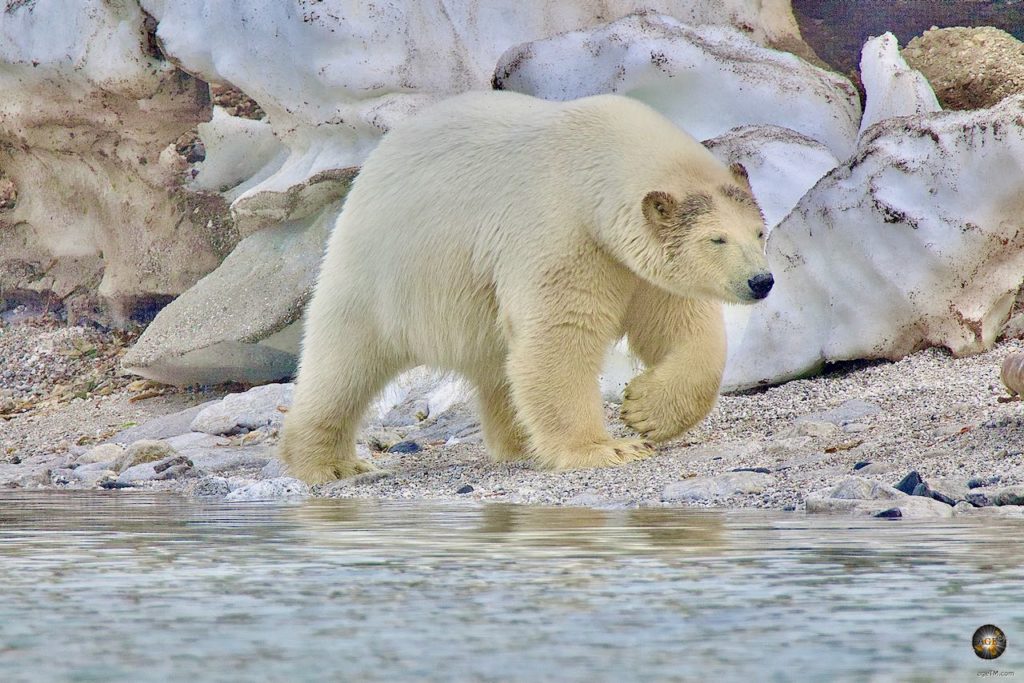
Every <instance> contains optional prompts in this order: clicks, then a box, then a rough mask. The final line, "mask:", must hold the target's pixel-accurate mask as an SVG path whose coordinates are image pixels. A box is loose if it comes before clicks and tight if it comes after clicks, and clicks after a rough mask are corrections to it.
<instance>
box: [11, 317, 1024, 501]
mask: <svg viewBox="0 0 1024 683" xmlns="http://www.w3.org/2000/svg"><path fill="white" fill-rule="evenodd" d="M123 349H124V343H123V337H120V336H117V335H113V334H110V333H99V332H96V331H95V330H92V329H89V328H84V327H64V326H56V325H51V326H50V327H46V326H45V325H41V324H40V323H39V322H29V323H25V322H22V323H17V324H12V325H7V326H5V327H0V359H2V360H3V367H4V368H5V370H4V372H5V373H7V374H5V382H4V387H5V388H4V394H3V396H0V403H2V404H3V405H2V407H3V410H2V411H0V413H2V415H0V486H2V487H6V488H22V489H54V490H59V489H100V490H104V489H105V490H109V492H110V493H109V495H129V493H130V491H134V490H145V491H152V490H165V491H168V492H172V493H177V494H182V495H188V496H201V497H209V498H217V499H224V500H228V501H254V500H280V499H301V498H306V497H327V498H337V497H368V498H385V499H440V500H463V501H466V500H471V501H479V502H506V503H523V504H537V505H583V506H591V507H649V506H698V507H726V508H740V507H755V508H769V509H778V510H794V511H807V512H808V513H842V514H867V515H876V516H881V517H949V516H953V515H1000V516H1024V416H1022V406H1021V404H1020V403H1019V402H1018V401H1015V400H1009V397H1008V394H1007V392H1006V390H1005V389H1004V388H1003V386H1002V384H1001V382H1000V379H999V367H1000V364H1001V362H1002V359H1003V358H1004V357H1005V356H1006V355H1007V354H1008V353H1011V352H1015V351H1022V350H1024V342H1021V341H1018V340H1008V341H1003V342H1001V343H999V344H998V345H997V346H996V347H995V348H994V349H993V350H991V351H989V352H986V353H983V354H979V355H975V356H971V357H967V358H953V357H951V356H950V355H949V354H948V353H946V352H943V351H940V350H936V349H930V350H926V351H921V352H918V353H915V354H912V355H911V356H908V357H907V358H905V359H903V360H901V361H899V362H895V363H889V362H878V363H870V364H869V363H857V364H850V365H847V366H842V367H833V368H831V369H830V370H828V371H827V372H825V373H824V374H823V375H820V376H817V377H813V378H809V379H802V380H796V381H791V382H788V383H786V384H783V385H781V386H776V387H771V388H768V389H765V390H760V391H752V392H746V393H742V394H735V395H725V396H722V397H721V399H720V401H719V403H718V405H717V407H716V408H715V410H714V412H713V413H712V414H711V415H710V416H709V417H708V419H707V420H705V422H704V423H703V424H701V425H700V426H699V427H698V428H697V429H695V430H693V431H692V432H690V433H688V434H687V435H686V436H685V437H683V438H682V439H680V440H677V441H674V442H671V443H669V444H666V445H664V446H663V447H662V448H661V449H660V450H659V452H658V454H657V455H656V456H655V457H652V458H650V459H649V460H647V461H644V462H639V463H634V464H631V465H628V466H625V467H620V468H614V469H604V470H582V471H575V472H560V473H552V472H543V471H537V470H535V469H533V468H532V467H531V466H530V464H529V463H525V462H524V463H521V464H513V465H507V464H500V465H499V464H495V463H492V462H490V460H489V459H488V457H487V454H486V452H485V450H484V448H483V446H482V444H481V441H480V435H479V426H478V424H477V422H476V419H475V415H474V412H473V408H472V405H469V404H466V403H459V402H456V403H455V404H453V405H443V403H442V404H437V402H436V401H435V402H433V403H432V402H431V401H430V400H429V395H428V392H429V391H430V390H431V389H432V388H434V387H436V384H437V382H436V378H434V379H431V380H425V381H424V383H423V384H422V386H415V385H414V386H412V387H410V389H409V391H408V393H407V395H405V396H404V397H400V398H401V400H398V401H393V403H394V405H383V406H381V407H380V409H379V410H378V411H376V413H375V414H374V415H372V416H371V419H370V420H369V421H368V424H367V426H366V429H365V430H364V432H363V434H362V441H361V443H360V446H359V448H360V451H361V452H362V455H363V457H365V458H366V459H368V460H369V461H370V462H372V463H373V464H374V465H376V466H377V467H378V468H379V471H378V472H373V473H370V474H367V475H362V476H360V477H357V478H355V479H352V480H346V481H339V482H334V483H330V484H327V485H324V486H319V487H313V488H310V487H307V486H306V485H305V484H303V483H302V482H299V481H297V480H295V479H292V478H290V477H288V476H287V472H285V471H284V469H283V467H282V466H281V463H280V462H279V461H278V460H276V458H275V457H274V455H275V447H276V443H277V438H278V430H279V428H280V425H281V422H282V420H283V418H284V414H285V412H286V411H287V407H288V405H289V403H290V401H291V393H292V386H291V385H289V384H271V385H264V386H260V387H255V388H252V389H250V390H248V391H244V390H243V389H242V388H239V387H218V388H214V389H205V390H180V389H172V388H169V387H162V386H159V385H156V384H153V383H145V382H138V381H135V382H133V381H131V379H130V378H124V377H119V376H118V374H117V370H116V360H117V358H118V357H119V356H120V355H122V354H123V353H124V351H123ZM8 374H9V375H10V377H7V375H8ZM432 406H433V408H434V411H435V412H434V413H431V408H432ZM606 407H607V414H608V425H609V429H611V430H612V431H613V432H615V433H623V434H624V433H625V428H624V427H623V426H622V425H621V423H620V422H619V421H618V420H617V418H616V413H617V409H618V406H617V405H616V404H614V403H608V404H607V406H606Z"/></svg>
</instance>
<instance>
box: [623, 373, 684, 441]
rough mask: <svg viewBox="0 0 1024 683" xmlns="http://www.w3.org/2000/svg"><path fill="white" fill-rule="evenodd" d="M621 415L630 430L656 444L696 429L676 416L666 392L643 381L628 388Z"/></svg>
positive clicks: (633, 382)
mask: <svg viewBox="0 0 1024 683" xmlns="http://www.w3.org/2000/svg"><path fill="white" fill-rule="evenodd" d="M620 415H621V417H622V421H623V422H625V423H626V426H628V427H629V428H630V429H632V430H634V431H636V432H637V433H638V434H639V435H640V436H642V437H644V438H645V439H650V440H651V441H655V442H661V441H668V440H669V439H671V438H673V437H676V436H678V435H680V434H682V433H683V432H684V431H686V430H687V429H688V428H689V427H690V426H692V425H689V424H686V420H685V419H684V418H680V417H679V416H677V415H675V414H674V412H673V411H672V406H671V403H670V401H669V400H668V396H667V395H666V393H665V392H664V391H659V390H658V387H657V385H653V384H652V383H651V382H644V381H640V378H637V379H634V380H633V381H632V382H630V383H629V385H627V386H626V391H625V392H624V393H623V396H622V410H621V412H620Z"/></svg>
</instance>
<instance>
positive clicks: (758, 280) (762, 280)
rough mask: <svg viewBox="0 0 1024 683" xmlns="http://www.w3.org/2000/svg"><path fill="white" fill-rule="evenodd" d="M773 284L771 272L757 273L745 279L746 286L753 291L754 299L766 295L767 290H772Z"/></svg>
mask: <svg viewBox="0 0 1024 683" xmlns="http://www.w3.org/2000/svg"><path fill="white" fill-rule="evenodd" d="M774 284H775V278H774V277H772V274H771V273H759V274H757V275H755V276H754V277H752V278H750V279H749V280H747V286H749V287H750V291H751V292H753V293H754V298H755V299H763V298H765V297H766V296H768V292H770V291H772V285H774Z"/></svg>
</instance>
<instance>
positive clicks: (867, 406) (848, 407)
mask: <svg viewBox="0 0 1024 683" xmlns="http://www.w3.org/2000/svg"><path fill="white" fill-rule="evenodd" d="M880 412H882V408H881V406H879V405H878V404H876V403H871V402H870V401H864V400H861V399H859V398H855V399H851V400H849V401H846V402H845V403H842V404H840V405H839V406H837V407H835V408H832V409H831V410H825V411H822V412H817V413H810V414H808V415H802V416H801V417H798V418H797V419H796V422H798V423H799V422H831V423H832V424H834V425H837V426H839V427H842V426H844V425H847V424H850V423H851V422H857V421H858V420H861V419H863V418H865V417H870V416H872V415H877V414H878V413H880Z"/></svg>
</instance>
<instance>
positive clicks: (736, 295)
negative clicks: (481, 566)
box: [281, 91, 773, 483]
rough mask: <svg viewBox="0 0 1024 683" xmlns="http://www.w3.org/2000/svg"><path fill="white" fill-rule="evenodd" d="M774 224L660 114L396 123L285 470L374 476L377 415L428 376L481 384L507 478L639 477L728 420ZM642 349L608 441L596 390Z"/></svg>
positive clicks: (321, 296)
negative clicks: (737, 346)
mask: <svg viewBox="0 0 1024 683" xmlns="http://www.w3.org/2000/svg"><path fill="white" fill-rule="evenodd" d="M772 282H773V280H772V276H771V274H770V273H769V271H768V268H767V264H766V260H765V256H764V219H763V217H762V215H761V212H760V210H759V208H758V206H757V203H756V201H755V200H754V197H753V195H752V193H751V191H750V185H749V183H748V181H747V177H746V172H745V171H744V170H743V169H742V167H741V166H739V165H733V166H732V167H726V166H725V165H724V164H722V163H721V162H719V161H718V160H717V159H716V158H715V157H714V156H712V155H711V153H710V152H708V151H707V150H706V149H705V148H704V147H703V146H702V145H701V144H700V143H699V142H698V141H696V140H695V139H693V138H692V137H690V136H689V135H687V134H686V133H685V132H683V131H682V130H680V129H679V128H678V127H676V126H675V125H674V124H672V123H671V122H670V121H668V120H667V119H666V118H664V117H663V116H661V115H660V114H658V113H657V112H655V111H654V110H653V109H651V108H650V107H648V106H646V105H644V104H642V103H641V102H638V101H635V100H632V99H629V98H626V97H621V96H616V95H599V96H595V97H587V98H583V99H579V100H575V101H570V102H548V101H544V100H539V99H535V98H532V97H529V96H526V95H520V94H515V93H510V92H500V91H498V92H475V93H469V94H465V95H460V96H458V97H454V98H452V99H449V100H446V101H444V102H441V103H439V104H437V105H434V106H433V107H431V108H429V109H427V110H424V111H423V112H422V113H420V114H419V115H417V116H415V117H413V118H412V119H410V120H408V121H405V122H403V123H401V124H400V125H396V126H395V127H394V128H393V130H391V131H390V132H389V133H388V134H387V135H385V137H384V139H383V141H382V142H381V143H380V145H379V146H378V147H377V148H376V149H375V150H374V151H373V153H371V154H370V156H369V158H368V159H367V160H366V163H365V165H364V166H363V168H362V169H361V171H360V172H359V175H358V177H357V178H356V180H355V181H354V184H353V187H352V189H351V192H350V193H349V195H348V198H347V199H346V201H345V206H344V210H343V211H342V213H341V215H340V217H339V218H338V222H337V225H336V226H335V228H334V231H333V233H332V235H331V237H330V240H329V242H328V245H327V250H326V253H325V256H324V259H323V263H322V266H321V271H320V275H319V279H318V281H317V284H316V288H315V291H314V294H313V298H312V300H311V301H310V304H309V307H308V310H307V319H306V328H305V333H304V338H303V343H302V353H301V358H300V364H299V373H298V378H297V386H296V392H295V400H294V403H293V405H292V407H291V409H290V411H289V413H288V415H287V418H286V420H285V425H284V429H283V434H282V441H281V457H282V459H283V460H284V462H285V464H286V465H287V467H288V469H289V470H290V472H291V473H292V474H293V475H294V476H297V477H299V478H301V479H304V480H305V481H307V482H310V483H320V482H325V481H329V480H334V479H337V478H340V477H347V476H351V475H354V474H357V473H360V472H365V471H368V470H371V469H373V468H372V466H371V465H370V464H368V463H366V462H364V461H362V460H360V459H359V458H357V457H356V454H355V439H356V430H357V428H358V425H359V424H360V421H361V419H362V416H363V414H364V411H365V410H366V408H367V406H368V405H369V404H370V402H371V401H372V400H373V398H374V396H375V395H376V394H377V393H378V392H380V390H381V389H382V388H383V387H384V386H385V384H386V383H387V382H388V381H389V380H391V379H392V378H393V377H394V376H395V375H397V374H398V373H400V372H402V371H403V370H406V369H408V368H411V367H413V366H416V365H428V366H433V367H436V368H442V369H446V370H454V371H457V372H459V373H461V374H463V375H464V376H465V377H466V378H468V379H469V380H470V381H471V382H472V383H473V384H474V385H475V387H476V390H477V393H478V396H479V404H480V417H481V423H482V429H483V435H484V440H485V444H486V446H487V448H488V450H489V451H490V453H491V454H492V456H493V457H494V458H495V459H496V460H499V461H507V460H513V459H519V458H532V459H533V460H534V461H535V462H536V463H537V464H538V465H540V466H542V467H545V468H549V469H575V468H587V467H602V466H609V465H618V464H622V463H625V462H628V461H631V460H634V459H637V458H643V457H646V456H648V455H649V454H651V452H652V449H653V442H660V441H664V440H667V439H670V438H672V437H674V436H676V435H678V434H680V433H681V432H683V431H685V430H686V429H689V428H690V427H692V426H693V425H695V424H696V423H697V422H699V421H700V420H701V419H703V418H704V416H705V415H707V413H708V412H709V411H710V410H711V408H712V406H713V405H714V403H715V401H716V400H717V397H718V390H719V385H720V383H721V378H722V373H723V370H724V366H725V350H726V349H725V333H724V326H723V319H722V306H721V302H737V303H751V302H755V301H757V300H759V299H761V298H763V297H764V296H766V295H767V294H768V291H769V289H771V286H772ZM623 335H626V336H627V338H628V342H629V345H630V348H631V349H632V351H633V352H634V353H635V354H637V355H638V356H639V358H640V359H641V360H642V361H643V363H644V364H645V366H646V370H645V371H644V372H643V373H642V374H640V375H638V376H637V377H635V378H634V379H633V380H632V381H631V382H630V383H629V385H628V387H627V389H626V392H625V398H624V400H623V403H622V418H623V419H624V421H625V422H626V424H627V425H628V426H630V427H631V428H632V429H634V430H636V432H638V433H639V435H640V437H641V438H638V439H634V438H630V439H615V438H612V437H611V436H610V435H609V434H608V432H607V431H606V429H605V426H604V419H603V418H604V411H603V406H602V403H601V398H600V394H599V388H598V381H597V375H598V372H599V371H600V368H601V364H602V361H603V358H604V355H605V352H606V350H607V349H608V348H609V346H610V345H611V344H612V343H613V342H614V341H616V340H617V339H619V338H621V337H622V336H623Z"/></svg>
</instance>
